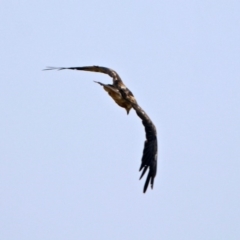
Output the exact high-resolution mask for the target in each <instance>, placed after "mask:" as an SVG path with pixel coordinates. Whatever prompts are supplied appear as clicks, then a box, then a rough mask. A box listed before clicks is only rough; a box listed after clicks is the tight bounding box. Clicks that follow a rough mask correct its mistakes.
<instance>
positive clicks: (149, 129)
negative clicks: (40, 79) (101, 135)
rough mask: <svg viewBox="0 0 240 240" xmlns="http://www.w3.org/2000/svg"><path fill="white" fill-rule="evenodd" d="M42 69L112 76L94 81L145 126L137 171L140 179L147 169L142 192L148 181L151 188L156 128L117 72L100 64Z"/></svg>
mask: <svg viewBox="0 0 240 240" xmlns="http://www.w3.org/2000/svg"><path fill="white" fill-rule="evenodd" d="M44 70H78V71H90V72H99V73H104V74H107V75H109V76H110V77H111V78H112V81H113V84H104V83H101V82H97V81H95V82H96V83H98V84H99V85H101V86H102V87H103V89H104V90H105V91H106V92H107V93H108V94H109V96H110V97H111V98H112V99H113V100H114V101H115V102H116V104H118V105H119V106H120V107H122V108H125V110H126V112H127V114H129V112H130V110H131V109H134V110H135V112H136V114H137V115H138V117H139V118H140V119H141V120H142V124H143V126H144V128H145V133H146V140H145V142H144V148H143V155H142V159H141V165H140V168H139V171H140V172H141V175H140V179H142V177H143V176H144V174H145V173H146V171H147V170H148V173H147V177H146V180H145V184H144V187H143V193H145V192H146V191H147V188H148V186H149V183H150V185H151V188H152V189H153V185H154V179H155V177H156V174H157V153H158V150H157V148H158V144H157V130H156V127H155V125H154V124H153V122H152V120H151V119H150V117H149V116H148V115H147V114H146V112H145V111H144V110H143V109H142V108H141V107H140V106H139V105H138V103H137V101H136V99H135V97H134V95H133V93H132V92H131V91H130V90H129V89H128V88H127V87H126V86H125V84H124V83H123V81H122V79H121V78H120V76H119V75H118V73H117V72H116V71H114V70H112V69H110V68H107V67H101V66H86V67H47V68H46V69H44Z"/></svg>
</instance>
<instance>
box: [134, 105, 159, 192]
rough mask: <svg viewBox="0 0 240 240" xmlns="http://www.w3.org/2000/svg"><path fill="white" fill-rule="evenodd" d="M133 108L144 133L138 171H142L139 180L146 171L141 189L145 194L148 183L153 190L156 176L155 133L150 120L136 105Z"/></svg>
mask: <svg viewBox="0 0 240 240" xmlns="http://www.w3.org/2000/svg"><path fill="white" fill-rule="evenodd" d="M133 108H134V109H135V111H136V113H137V115H138V116H139V117H140V118H141V119H142V123H143V126H144V128H145V132H146V140H145V143H144V149H143V156H142V163H141V166H140V169H139V171H142V173H141V176H140V179H141V178H142V177H143V176H144V174H145V173H146V171H147V170H148V175H147V179H146V182H145V184H144V188H143V192H144V193H145V192H146V191H147V188H148V185H149V182H150V184H151V188H153V184H154V178H155V176H156V174H157V131H156V127H155V126H154V124H153V122H152V121H151V119H150V118H149V117H148V115H147V114H146V113H145V112H144V111H143V109H142V108H141V107H140V106H139V105H138V104H133Z"/></svg>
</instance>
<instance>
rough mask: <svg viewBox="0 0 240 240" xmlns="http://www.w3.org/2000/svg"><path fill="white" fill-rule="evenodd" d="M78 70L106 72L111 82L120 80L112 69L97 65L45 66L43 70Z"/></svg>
mask: <svg viewBox="0 0 240 240" xmlns="http://www.w3.org/2000/svg"><path fill="white" fill-rule="evenodd" d="M65 69H70V70H80V71H89V72H101V73H105V74H108V75H109V76H110V77H112V79H113V82H115V81H118V82H122V80H121V78H120V76H119V75H118V74H117V73H116V72H115V71H114V70H112V69H110V68H106V67H99V66H89V67H47V68H46V69H44V70H65Z"/></svg>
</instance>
